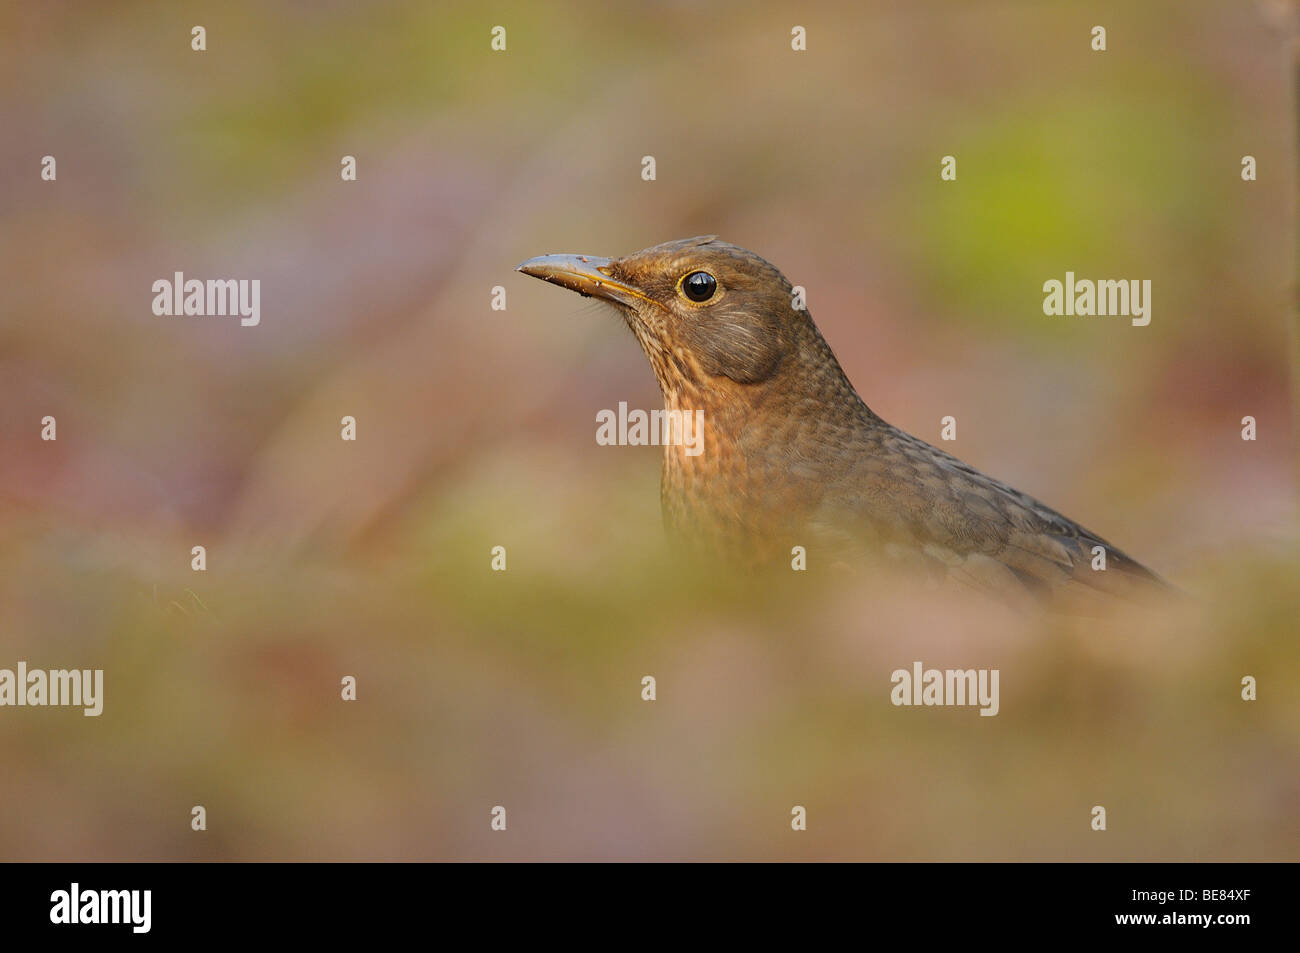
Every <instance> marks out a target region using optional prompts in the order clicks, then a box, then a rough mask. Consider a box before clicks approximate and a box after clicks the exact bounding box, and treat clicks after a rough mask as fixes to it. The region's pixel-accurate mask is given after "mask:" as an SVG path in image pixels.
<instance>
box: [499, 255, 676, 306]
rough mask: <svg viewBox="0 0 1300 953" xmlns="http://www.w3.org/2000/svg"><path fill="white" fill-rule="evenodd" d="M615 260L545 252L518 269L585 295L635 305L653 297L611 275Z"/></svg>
mask: <svg viewBox="0 0 1300 953" xmlns="http://www.w3.org/2000/svg"><path fill="white" fill-rule="evenodd" d="M611 264H612V262H611V261H610V260H609V259H608V258H598V257H596V256H595V255H542V256H540V257H539V258H530V259H528V260H527V261H526V262H524V263H523V264H521V265H519V267H517V268H516V269H515V271H522V272H523V273H524V274H525V275H531V276H532V277H534V278H541V279H542V281H549V282H550V283H551V284H553V285H559V286H560V287H561V288H568V289H569V290H570V291H576V292H577V293H578V294H580V295H582V296H583V297H584V298H604V299H605V300H607V301H613V302H614V303H615V304H622V305H626V306H628V307H629V308H634V307H636V305H637V302H638V301H650V300H651V299H649V298H647V297H646V296H645V295H644V294H643V293H642V292H640V291H638V290H637V289H636V288H633V287H631V286H630V285H626V284H624V283H623V282H621V281H616V280H615V279H613V278H611V277H610V271H611V269H610V266H611Z"/></svg>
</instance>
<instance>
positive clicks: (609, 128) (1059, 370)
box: [0, 0, 1300, 860]
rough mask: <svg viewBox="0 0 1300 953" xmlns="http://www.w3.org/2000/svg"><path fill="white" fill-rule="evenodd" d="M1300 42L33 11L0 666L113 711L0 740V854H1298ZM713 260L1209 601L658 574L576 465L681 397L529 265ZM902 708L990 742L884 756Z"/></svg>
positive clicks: (5, 56) (1201, 34) (1253, 16)
mask: <svg viewBox="0 0 1300 953" xmlns="http://www.w3.org/2000/svg"><path fill="white" fill-rule="evenodd" d="M1291 17H1292V11H1291V10H1290V7H1289V6H1288V5H1286V4H1282V3H1255V2H1251V3H1245V2H1229V0H1223V2H1209V0H1196V2H1191V0H1180V2H1172V0H1171V2H1149V3H1142V4H1132V3H1111V4H1106V3H1094V4H1089V5H1087V8H1086V9H1081V8H1079V7H1078V5H1076V4H1068V3H1031V2H1028V0H1026V2H1002V3H998V2H989V3H968V2H952V3H930V2H921V3H911V4H896V3H848V2H845V3H838V4H835V3H831V4H824V5H822V4H819V5H815V6H813V7H811V8H810V7H808V6H807V5H788V4H781V3H764V2H745V3H740V2H734V3H716V4H708V5H704V4H695V3H685V2H679V3H671V2H670V3H616V4H598V3H547V4H537V3H523V2H503V3H499V4H496V5H494V6H493V7H492V9H491V10H490V11H485V9H484V8H483V7H482V5H481V4H473V3H463V4H450V3H428V2H424V3H383V2H380V3H367V4H350V3H315V2H312V3H308V2H299V3H270V4H264V3H229V4H222V5H220V6H215V7H214V6H212V5H210V4H198V3H193V4H190V3H183V2H178V3H170V4H166V5H158V4H155V3H143V2H142V3H117V4H112V5H94V6H90V5H84V4H73V3H48V4H40V5H36V4H25V5H21V4H8V5H4V6H2V7H0V126H2V127H3V129H4V134H3V136H2V137H0V275H2V277H3V280H2V281H0V667H7V668H13V667H15V666H16V663H17V662H18V661H19V660H24V661H26V662H27V663H28V665H29V666H30V667H32V668H37V667H43V668H63V667H68V668H102V669H104V671H105V703H104V714H103V715H102V716H101V717H99V718H97V719H95V718H85V717H83V716H82V714H81V712H80V711H79V710H76V709H32V708H21V709H18V708H5V709H3V710H0V764H2V765H3V769H0V858H3V859H10V860H42V859H60V860H110V859H111V860H134V859H141V860H143V859H167V860H204V859H211V860H295V859H498V858H501V859H504V858H514V859H651V860H660V859H744V860H763V859H818V858H825V859H882V860H926V859H957V860H966V859H971V860H974V859H993V860H1069V859H1082V860H1107V859H1122V860H1210V859H1227V860H1262V859H1273V860H1280V859H1290V860H1294V859H1297V857H1298V856H1300V693H1298V692H1297V691H1296V682H1297V677H1298V676H1300V648H1297V644H1296V638H1295V636H1296V630H1297V623H1296V620H1297V618H1298V617H1300V613H1298V611H1297V610H1300V596H1298V595H1297V588H1300V587H1297V586H1296V576H1297V569H1298V568H1300V561H1298V560H1297V552H1296V535H1295V522H1296V507H1295V503H1296V468H1295V459H1296V444H1295V438H1294V431H1293V424H1294V421H1293V417H1294V414H1293V403H1292V401H1293V396H1292V394H1293V380H1292V377H1291V375H1292V373H1293V370H1292V369H1293V367H1294V365H1295V363H1296V361H1295V358H1296V355H1297V338H1296V335H1295V332H1294V327H1293V325H1292V323H1291V322H1292V311H1291V302H1292V300H1293V296H1294V295H1293V292H1294V284H1293V282H1294V267H1293V266H1294V260H1295V254H1294V248H1295V244H1294V234H1295V231H1296V222H1295V202H1294V196H1295V192H1296V181H1295V176H1294V169H1295V167H1296V159H1295V154H1294V141H1295V135H1296V132H1295V117H1294V114H1293V102H1292V92H1291V90H1292V83H1293V75H1294V67H1293V63H1292V45H1293V39H1292V36H1293V24H1292V19H1291ZM796 24H798V25H802V26H804V27H805V28H806V29H807V37H808V40H807V45H808V49H807V51H806V52H802V53H795V52H793V51H792V50H791V48H790V39H791V28H792V27H793V26H794V25H796ZM1098 24H1100V25H1103V26H1105V27H1106V30H1107V40H1108V50H1107V51H1106V52H1104V53H1095V52H1093V51H1092V50H1091V48H1090V39H1091V37H1090V31H1091V29H1092V27H1093V26H1094V25H1098ZM194 25H202V26H204V27H205V28H206V31H207V50H206V52H202V53H198V52H194V51H192V50H191V48H190V31H191V28H192V27H193V26H194ZM496 25H503V26H505V27H506V30H507V49H506V51H505V52H493V51H492V50H491V49H490V30H491V29H492V27H493V26H496ZM45 155H53V156H55V157H56V159H57V174H58V178H57V180H56V181H54V182H45V181H42V180H41V178H40V162H41V157H42V156H45ZM344 155H354V156H356V158H357V172H358V177H357V180H356V181H355V182H344V181H342V180H341V179H340V174H339V172H340V159H341V157H342V156H344ZM645 155H653V156H655V158H656V163H657V179H656V181H653V182H646V181H643V180H642V179H641V175H640V173H641V158H642V156H645ZM945 155H954V156H955V157H956V158H957V172H958V177H957V181H955V182H942V181H940V177H939V164H940V159H941V157H942V156H945ZM1243 155H1253V156H1255V157H1256V160H1257V163H1258V170H1259V171H1258V176H1259V177H1258V181H1255V182H1243V181H1242V179H1241V175H1240V172H1241V158H1242V156H1243ZM701 233H717V234H719V235H720V236H722V237H723V238H724V239H726V240H729V241H732V242H735V243H737V244H740V245H743V246H746V247H748V248H751V249H753V250H754V251H756V252H758V253H759V254H760V255H762V256H764V257H765V258H767V259H769V260H770V261H772V262H773V263H775V264H776V265H777V266H778V267H780V268H781V269H782V270H783V271H784V272H785V273H786V275H787V276H788V277H789V278H790V279H791V281H793V282H794V283H795V284H801V285H804V286H805V287H806V288H807V289H808V303H809V309H810V311H811V313H812V314H813V315H814V317H815V318H816V320H817V322H818V324H819V325H820V326H821V328H822V330H823V332H824V333H825V335H826V337H827V339H828V340H829V341H830V342H831V344H832V346H833V347H834V348H835V349H836V351H837V353H838V355H839V357H840V360H841V362H842V363H843V365H844V367H845V369H846V371H847V372H848V374H849V376H850V378H851V379H852V380H853V381H854V382H855V384H856V385H857V387H858V389H859V391H860V392H861V394H862V395H863V397H864V398H865V400H866V401H867V402H868V403H869V404H870V405H871V406H872V407H873V409H874V410H876V411H877V412H878V413H879V414H881V415H882V416H884V417H885V418H886V419H887V420H890V421H891V422H893V423H895V424H897V425H899V426H901V427H903V428H904V429H907V430H910V431H912V432H914V433H917V434H918V435H919V436H921V437H923V438H925V439H927V440H930V441H932V442H934V441H937V440H938V430H939V420H940V418H941V417H942V416H944V415H946V414H952V415H954V416H956V417H957V419H958V421H959V430H958V436H959V439H958V441H957V443H956V444H955V445H953V446H951V447H949V446H947V445H945V449H949V450H952V451H953V452H954V453H956V454H957V455H958V456H960V457H962V458H963V459H965V460H967V461H968V462H970V463H972V464H974V465H975V466H977V467H980V468H981V469H983V470H985V471H987V472H989V473H991V474H993V475H995V476H997V477H999V478H1001V479H1003V480H1005V481H1007V482H1009V483H1011V484H1012V485H1015V486H1017V487H1019V488H1021V489H1023V490H1025V491H1027V492H1029V493H1032V494H1033V495H1035V496H1037V497H1039V498H1040V499H1042V500H1044V501H1045V502H1047V503H1049V504H1050V505H1052V506H1055V507H1057V508H1059V509H1061V510H1062V511H1064V512H1065V513H1067V514H1068V515H1070V516H1072V517H1074V518H1076V519H1078V520H1079V521H1080V522H1082V523H1083V524H1084V525H1086V526H1088V527H1090V528H1091V529H1094V530H1096V531H1097V532H1099V533H1101V534H1102V535H1104V536H1105V537H1107V538H1109V539H1111V540H1112V541H1113V542H1114V543H1115V544H1116V545H1118V546H1121V547H1122V548H1124V549H1125V550H1127V551H1128V552H1130V553H1131V554H1133V555H1135V556H1137V557H1139V558H1140V559H1142V560H1143V561H1144V562H1146V563H1147V564H1148V565H1150V566H1152V567H1153V568H1155V569H1157V570H1158V571H1160V572H1162V573H1163V574H1165V575H1166V576H1168V577H1169V578H1170V579H1172V580H1173V581H1175V582H1176V583H1178V584H1179V585H1180V586H1182V587H1183V588H1185V589H1187V590H1188V591H1189V593H1191V598H1190V599H1188V600H1187V601H1186V602H1185V604H1182V605H1180V606H1179V607H1178V608H1176V609H1173V610H1170V611H1167V612H1161V613H1155V614H1151V613H1147V614H1143V615H1142V616H1140V617H1138V616H1133V615H1125V616H1120V617H1117V618H1106V619H1097V618H1093V619H1081V618H1071V617H1063V616H1052V615H1038V614H1025V613H1012V612H1009V611H1004V610H1002V609H998V608H994V607H990V606H987V605H984V604H981V603H968V602H959V601H955V600H954V601H937V600H935V599H934V598H932V597H925V598H921V597H918V595H917V594H916V593H912V592H909V591H908V590H907V589H906V588H899V587H897V586H894V585H885V584H883V583H882V582H881V581H878V580H870V579H868V580H862V579H859V580H855V581H853V582H852V583H851V584H845V583H844V582H843V581H841V580H835V579H828V578H825V577H824V574H821V573H819V572H817V569H818V568H819V567H817V566H816V563H815V560H814V562H813V563H812V565H811V567H810V571H809V572H808V573H806V574H802V575H799V576H795V575H794V574H792V579H791V580H790V581H789V582H788V583H786V584H784V585H779V586H772V587H768V588H766V589H765V590H764V591H762V592H757V593H756V592H753V591H751V590H748V589H746V587H744V586H743V585H739V584H737V583H734V582H731V581H727V580H723V579H717V578H713V577H711V576H710V575H709V574H708V573H707V572H698V571H697V572H683V570H682V567H680V566H678V565H677V564H676V562H675V560H674V558H673V556H672V554H671V553H669V552H668V551H666V548H665V544H664V541H663V538H662V529H661V523H660V515H659V502H658V481H659V466H660V454H661V451H660V450H659V449H657V448H654V447H642V448H634V447H621V448H609V447H599V446H597V445H596V443H595V439H594V433H595V415H596V412H597V411H598V410H600V409H602V408H615V407H617V406H618V402H619V401H627V402H628V403H629V405H630V406H631V407H634V408H635V407H642V408H652V407H655V406H658V405H659V403H660V399H659V394H658V391H657V388H656V386H655V382H654V379H653V377H652V375H651V372H650V370H649V367H648V365H647V364H646V362H645V359H644V357H643V356H642V355H641V353H640V350H639V348H638V347H637V346H636V344H635V342H634V340H633V339H632V337H631V335H630V334H629V333H628V331H627V329H626V328H625V327H624V326H623V325H622V322H621V321H620V320H619V319H618V318H617V317H616V316H615V315H614V314H613V312H611V311H609V310H607V309H604V308H603V307H601V306H599V305H595V304H592V303H590V302H585V301H583V300H582V299H579V298H577V297H576V296H573V295H570V294H567V293H564V292H561V291H559V290H558V289H555V288H550V287H547V286H545V285H543V284H542V283H540V282H536V281H533V280H531V279H528V278H525V277H523V276H521V275H517V274H515V273H514V271H513V268H514V266H515V265H516V264H517V263H518V262H519V261H521V260H523V259H524V258H528V257H530V256H533V255H537V254H542V253H547V252H561V251H564V252H581V253H590V254H600V255H611V256H616V255H620V254H625V253H628V252H631V251H635V250H637V249H639V248H642V247H644V246H647V245H651V244H655V243H658V242H661V241H665V240H668V239H672V238H679V237H686V236H691V235H696V234H701ZM1067 270H1072V271H1074V272H1075V273H1076V275H1078V276H1080V277H1093V278H1103V277H1106V278H1149V279H1150V280H1151V282H1152V286H1153V291H1152V320H1151V324H1150V326H1148V327H1146V328H1134V327H1131V326H1130V325H1129V323H1128V321H1127V320H1125V319H1122V318H1047V317H1045V316H1044V315H1043V312H1042V300H1043V292H1042V290H1041V289H1042V284H1043V282H1044V281H1046V280H1048V279H1050V278H1056V279H1061V278H1063V276H1064V272H1065V271H1067ZM175 271H183V272H185V274H186V276H187V277H198V278H226V277H235V278H258V279H260V280H261V287H262V297H261V313H262V318H261V324H260V326H258V327H255V328H244V327H240V325H239V321H238V319H236V318H221V317H189V318H185V317H155V316H154V315H153V313H152V311H151V303H152V300H153V292H152V290H151V286H152V283H153V282H154V281H155V280H156V279H159V278H170V277H171V275H172V273H173V272H175ZM497 285H501V286H503V287H504V288H505V289H506V291H507V309H506V310H505V311H494V310H492V309H491V307H490V304H491V289H492V288H493V287H494V286H497ZM1248 414H1249V415H1252V416H1254V417H1255V418H1256V419H1257V421H1258V429H1259V439H1258V440H1257V441H1256V442H1244V441H1243V440H1241V437H1240V429H1241V418H1242V417H1243V416H1245V415H1248ZM46 415H52V416H54V417H56V418H57V421H58V440H57V441H56V442H43V441H42V440H41V439H40V428H41V425H40V421H41V418H42V417H44V416H46ZM344 415H352V416H355V418H356V419H357V428H358V439H357V440H356V442H355V443H346V442H343V441H342V440H340V436H339V429H340V418H341V417H342V416H344ZM195 545H204V546H206V548H207V552H208V568H207V571H206V572H203V573H197V572H193V571H191V569H190V560H191V556H190V551H191V547H193V546H195ZM497 545H501V546H505V547H506V549H507V553H508V571H507V572H504V573H495V572H491V571H490V570H489V552H490V550H491V548H492V547H493V546H497ZM914 660H921V661H923V662H924V663H925V664H926V665H927V666H934V667H939V668H965V667H983V668H998V669H1000V670H1001V713H1000V714H999V715H998V716H997V717H996V718H980V717H978V716H977V715H976V714H975V712H974V711H973V710H969V709H922V710H913V709H907V708H901V709H900V708H894V707H893V706H891V705H890V704H889V689H890V687H891V686H890V682H889V676H890V673H891V672H892V671H893V670H894V669H896V668H908V667H910V665H911V663H912V662H913V661H914ZM344 675H353V676H355V677H356V678H357V683H358V688H357V695H358V700H357V701H355V702H343V701H341V700H340V695H339V693H340V679H341V678H342V677H343V676H344ZM644 675H653V676H655V677H656V679H657V681H658V700H657V701H655V702H653V703H649V702H644V701H642V700H641V696H640V692H641V679H642V677H643V676H644ZM1245 675H1253V676H1255V677H1256V678H1257V679H1258V680H1259V700H1258V701H1255V702H1253V703H1246V702H1243V701H1242V700H1241V699H1240V695H1239V692H1240V680H1241V678H1242V677H1243V676H1245ZM796 804H799V805H804V806H805V807H806V808H807V810H808V818H809V826H808V830H807V831H806V832H805V833H800V834H795V833H793V832H792V831H791V830H790V810H791V807H792V806H793V805H796ZM1098 804H1100V805H1104V806H1105V807H1106V808H1107V811H1108V813H1109V818H1108V830H1107V831H1106V832H1105V833H1097V832H1094V831H1092V830H1090V827H1089V821H1090V814H1089V812H1090V810H1091V808H1092V806H1093V805H1098ZM194 805H203V806H205V807H206V809H207V813H208V830H207V831H206V832H203V833H195V832H193V831H191V830H190V810H191V807H192V806H194ZM495 805H503V806H505V807H506V808H507V809H508V812H509V815H508V817H509V827H508V830H507V832H505V833H494V832H492V831H490V829H489V821H490V817H489V812H490V811H491V809H492V808H493V807H494V806H495Z"/></svg>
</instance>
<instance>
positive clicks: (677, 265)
mask: <svg viewBox="0 0 1300 953" xmlns="http://www.w3.org/2000/svg"><path fill="white" fill-rule="evenodd" d="M517 270H518V271H522V272H523V273H524V274H526V275H531V276H532V277H534V278H540V279H542V280H543V281H549V282H550V283H552V284H556V285H559V286H560V287H562V288H567V289H569V290H570V291H576V292H577V293H578V294H580V295H584V296H589V297H595V298H602V299H604V300H605V301H608V302H610V303H611V304H613V305H615V306H616V307H617V308H618V309H619V310H620V311H622V313H623V317H624V319H625V320H626V322H627V324H628V326H629V327H630V328H631V329H632V331H633V333H634V334H635V335H636V337H637V340H638V341H639V342H640V343H641V347H642V349H643V350H644V351H645V353H646V357H648V358H649V359H650V363H651V365H652V366H653V368H654V370H655V375H656V376H657V377H658V378H659V383H660V386H661V387H662V388H663V391H664V394H665V396H668V397H671V396H672V395H673V394H680V393H681V392H682V391H683V390H689V391H693V392H695V393H697V394H700V395H702V396H706V397H707V395H708V394H709V392H710V391H718V390H721V391H724V392H728V393H730V392H732V391H734V390H735V387H734V385H760V384H763V383H764V382H768V381H770V380H772V379H774V378H776V377H778V376H780V375H782V374H783V373H791V372H793V371H795V370H796V369H797V366H798V365H799V364H802V363H803V361H801V360H800V358H801V357H802V356H804V355H803V354H802V352H803V351H805V350H807V348H808V347H809V346H810V345H811V346H812V347H813V348H814V349H815V350H817V351H822V350H823V349H824V352H825V353H824V355H823V354H818V355H816V356H817V357H818V358H820V359H821V360H822V361H824V360H825V357H826V356H829V353H830V352H829V348H827V347H826V344H825V341H824V340H822V338H821V335H820V334H819V333H818V332H817V329H816V327H815V326H814V325H813V323H812V320H811V318H809V317H808V314H807V312H806V311H803V310H801V309H798V308H796V307H795V306H794V299H793V289H792V287H791V285H790V282H789V281H787V280H786V278H785V276H784V275H782V274H781V272H779V271H778V270H777V269H776V268H774V267H773V266H772V265H770V264H769V263H768V262H766V261H764V260H763V259H762V258H760V257H759V256H758V255H755V254H754V253H753V252H751V251H746V250H745V249H743V248H739V247H737V246H736V245H731V244H729V243H727V242H723V241H718V239H717V237H716V236H713V235H705V236H700V237H697V238H687V239H679V240H677V241H672V242H665V243H664V244H662V245H655V246H653V247H650V248H646V249H644V250H642V251H639V252H635V253H633V254H631V255H626V256H624V257H622V258H600V257H596V256H592V255H543V256H541V257H540V258H530V259H529V260H528V261H526V262H524V263H522V264H521V265H519V267H518V269H517ZM830 360H831V361H832V362H834V358H833V357H831V358H830ZM835 366H836V369H837V370H838V365H835Z"/></svg>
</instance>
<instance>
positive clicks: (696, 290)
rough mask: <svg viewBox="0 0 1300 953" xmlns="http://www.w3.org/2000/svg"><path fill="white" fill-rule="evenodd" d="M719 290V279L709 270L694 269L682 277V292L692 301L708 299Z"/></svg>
mask: <svg viewBox="0 0 1300 953" xmlns="http://www.w3.org/2000/svg"><path fill="white" fill-rule="evenodd" d="M717 290H718V279H716V278H714V277H713V276H712V275H711V274H709V273H708V272H707V271H693V272H691V273H690V274H689V275H687V276H686V277H685V278H683V279H682V293H683V294H684V295H686V297H688V298H690V299H691V300H692V301H708V300H709V299H710V298H712V297H713V295H714V292H716V291H717Z"/></svg>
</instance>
